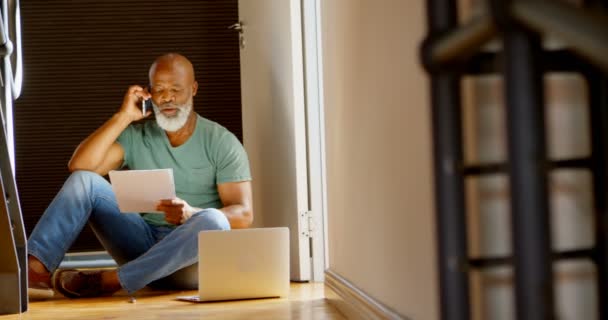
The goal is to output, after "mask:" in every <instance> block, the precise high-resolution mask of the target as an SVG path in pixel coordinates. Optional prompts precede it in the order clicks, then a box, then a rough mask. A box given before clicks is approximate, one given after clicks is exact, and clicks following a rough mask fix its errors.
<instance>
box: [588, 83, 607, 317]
mask: <svg viewBox="0 0 608 320" xmlns="http://www.w3.org/2000/svg"><path fill="white" fill-rule="evenodd" d="M586 78H587V87H588V92H589V107H590V116H591V146H592V147H591V148H592V149H591V155H592V159H593V160H592V161H593V205H594V211H595V212H594V213H595V249H596V252H595V253H596V255H595V262H596V266H597V290H598V307H599V310H598V311H599V317H598V319H608V305H606V303H605V302H606V301H608V206H607V199H608V190H607V185H606V184H607V182H608V170H607V167H606V165H607V164H608V163H607V161H608V78H607V77H606V76H605V75H602V74H601V73H600V72H595V71H591V72H588V73H587V77H586Z"/></svg>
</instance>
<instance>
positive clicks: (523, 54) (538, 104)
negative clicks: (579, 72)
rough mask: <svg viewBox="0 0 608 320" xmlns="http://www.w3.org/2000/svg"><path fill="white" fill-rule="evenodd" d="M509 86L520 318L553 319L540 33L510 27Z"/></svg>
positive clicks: (507, 41) (507, 48)
mask: <svg viewBox="0 0 608 320" xmlns="http://www.w3.org/2000/svg"><path fill="white" fill-rule="evenodd" d="M504 44H505V56H506V66H505V85H506V93H507V121H508V132H509V133H508V135H509V141H508V145H509V160H510V164H511V166H510V168H511V170H510V189H511V216H512V217H511V219H512V227H513V229H512V232H513V237H512V238H513V244H514V245H513V248H514V261H515V284H516V287H515V302H516V309H517V310H516V314H517V319H523V320H539V319H554V318H555V317H554V305H553V278H552V272H551V270H552V267H551V256H550V250H551V239H550V224H549V208H548V196H547V194H548V191H547V167H548V166H547V159H546V158H547V156H546V145H545V124H544V110H543V109H544V99H543V95H544V93H543V79H542V73H541V61H540V52H541V48H540V38H539V37H538V36H537V35H533V34H531V33H528V32H525V31H523V30H519V29H511V30H507V31H506V33H505V35H504Z"/></svg>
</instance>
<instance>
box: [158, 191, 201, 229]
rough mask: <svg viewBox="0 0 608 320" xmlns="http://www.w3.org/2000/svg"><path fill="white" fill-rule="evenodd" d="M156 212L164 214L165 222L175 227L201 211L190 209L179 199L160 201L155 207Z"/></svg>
mask: <svg viewBox="0 0 608 320" xmlns="http://www.w3.org/2000/svg"><path fill="white" fill-rule="evenodd" d="M156 210H158V211H162V212H164V213H165V221H167V222H169V223H171V224H175V225H178V224H182V223H184V222H186V220H188V219H190V217H192V215H193V214H195V213H196V212H199V211H202V209H199V208H193V207H191V206H190V205H189V204H188V203H187V202H186V201H184V200H182V199H180V198H173V199H164V200H160V201H159V202H158V204H157V205H156Z"/></svg>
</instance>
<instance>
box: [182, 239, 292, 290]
mask: <svg viewBox="0 0 608 320" xmlns="http://www.w3.org/2000/svg"><path fill="white" fill-rule="evenodd" d="M198 256H199V257H198V258H199V263H198V296H194V297H178V299H179V300H186V301H194V302H203V301H220V300H237V299H254V298H270V297H287V296H288V294H289V229H288V228H285V227H281V228H252V229H237V230H230V231H219V230H217V231H216V230H214V231H201V232H200V233H199V235H198Z"/></svg>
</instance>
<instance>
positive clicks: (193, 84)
mask: <svg viewBox="0 0 608 320" xmlns="http://www.w3.org/2000/svg"><path fill="white" fill-rule="evenodd" d="M197 91H198V82H196V81H194V83H192V96H193V97H194V96H195V95H196V92H197Z"/></svg>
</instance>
